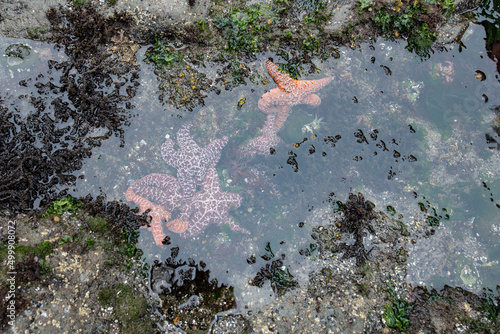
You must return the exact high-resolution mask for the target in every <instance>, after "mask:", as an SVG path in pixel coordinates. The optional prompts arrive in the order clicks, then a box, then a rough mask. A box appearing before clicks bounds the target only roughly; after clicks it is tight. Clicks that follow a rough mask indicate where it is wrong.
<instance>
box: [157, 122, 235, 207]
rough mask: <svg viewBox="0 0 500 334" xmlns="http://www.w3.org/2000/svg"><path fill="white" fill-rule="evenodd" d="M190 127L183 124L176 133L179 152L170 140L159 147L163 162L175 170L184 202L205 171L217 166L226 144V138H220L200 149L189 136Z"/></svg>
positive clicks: (194, 190)
mask: <svg viewBox="0 0 500 334" xmlns="http://www.w3.org/2000/svg"><path fill="white" fill-rule="evenodd" d="M191 126H192V125H191V124H185V125H183V126H182V127H181V128H180V129H179V131H178V132H177V143H178V144H179V150H175V149H174V142H173V141H172V140H171V139H167V141H166V142H165V143H164V144H163V146H162V147H161V155H162V157H163V160H165V162H166V163H167V164H169V165H171V166H172V167H174V168H177V179H178V180H179V184H180V186H181V191H182V195H183V199H184V202H187V201H189V199H190V198H191V197H192V196H193V195H194V193H195V192H196V185H198V184H201V183H202V182H203V180H204V178H205V174H206V172H207V170H208V169H209V168H211V167H214V166H215V165H216V164H217V162H218V161H219V159H220V156H221V151H222V148H223V147H224V146H225V145H226V144H227V137H222V138H219V139H216V140H214V141H212V142H211V143H210V144H208V145H207V146H205V147H204V148H201V147H199V146H198V144H196V142H195V141H194V140H193V138H192V137H191V135H190V134H189V129H190V128H191Z"/></svg>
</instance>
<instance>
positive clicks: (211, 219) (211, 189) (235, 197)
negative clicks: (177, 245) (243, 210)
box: [179, 168, 249, 238]
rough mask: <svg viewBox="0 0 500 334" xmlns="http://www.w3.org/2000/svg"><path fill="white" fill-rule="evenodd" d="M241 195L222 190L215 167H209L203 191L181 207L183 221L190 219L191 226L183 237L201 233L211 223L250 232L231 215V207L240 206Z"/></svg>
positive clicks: (180, 217)
mask: <svg viewBox="0 0 500 334" xmlns="http://www.w3.org/2000/svg"><path fill="white" fill-rule="evenodd" d="M240 204H241V196H240V195H239V194H236V193H229V192H225V191H222V190H221V188H220V184H219V176H218V175H217V171H216V170H215V168H209V169H208V171H207V175H206V177H205V180H204V181H203V184H202V188H201V191H199V192H197V193H196V194H195V195H194V196H193V197H192V198H191V200H190V201H189V202H188V203H186V204H184V205H183V206H182V207H181V212H182V213H181V215H180V216H179V219H180V220H181V221H189V227H188V229H187V231H186V232H184V233H182V234H181V237H184V238H187V237H192V236H196V235H198V234H200V233H201V232H202V231H203V230H204V229H205V228H207V226H208V225H210V224H216V225H222V224H229V227H230V228H231V230H233V231H241V232H244V233H249V232H248V231H247V230H245V229H244V228H242V227H240V226H238V225H236V224H235V223H234V219H233V217H231V216H230V215H229V210H230V209H231V207H235V208H237V207H239V206H240Z"/></svg>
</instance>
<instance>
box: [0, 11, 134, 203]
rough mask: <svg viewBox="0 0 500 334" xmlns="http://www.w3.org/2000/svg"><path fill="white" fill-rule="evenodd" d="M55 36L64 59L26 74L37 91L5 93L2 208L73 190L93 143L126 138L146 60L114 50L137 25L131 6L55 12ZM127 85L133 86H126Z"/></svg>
mask: <svg viewBox="0 0 500 334" xmlns="http://www.w3.org/2000/svg"><path fill="white" fill-rule="evenodd" d="M47 18H48V19H49V21H50V24H51V33H52V38H51V41H52V42H55V43H57V45H58V46H62V47H64V51H65V53H66V55H67V56H68V59H67V60H64V61H60V62H57V61H54V60H49V61H48V67H49V70H48V71H47V73H40V74H39V75H38V76H37V77H36V78H29V79H26V80H22V81H21V82H19V85H20V86H22V87H27V88H28V89H29V91H30V93H29V94H25V95H20V96H19V98H18V99H16V100H15V101H13V102H12V103H10V101H6V99H8V96H7V95H4V96H0V117H1V119H2V120H3V121H2V124H1V125H0V155H1V158H0V172H1V173H2V175H3V177H2V180H1V181H0V208H8V209H11V210H12V211H14V212H16V211H24V212H27V211H30V210H32V209H33V207H34V206H35V200H36V199H37V198H40V199H41V202H40V203H37V204H36V205H40V206H42V207H43V206H46V205H48V204H49V203H50V202H51V201H53V200H55V199H58V198H61V197H63V196H65V195H66V191H65V190H64V189H62V190H57V189H55V188H56V187H55V186H56V185H71V184H72V183H74V182H75V181H76V176H75V175H74V172H75V171H77V170H78V169H80V168H81V166H82V160H83V159H85V158H88V157H90V156H91V154H92V152H91V150H92V149H93V148H94V147H96V146H99V145H101V143H102V141H104V140H106V139H108V138H109V137H111V136H112V135H115V136H119V137H120V138H121V140H122V144H123V131H124V130H123V127H124V126H126V125H127V124H128V118H129V117H130V112H129V109H131V108H132V105H131V104H130V102H129V100H130V99H131V98H132V97H133V96H134V95H135V91H136V89H137V86H138V85H139V83H138V82H137V80H136V79H138V67H137V65H135V64H133V62H125V61H122V60H121V59H119V57H116V56H115V55H114V54H113V53H112V52H110V51H109V50H108V46H109V45H110V44H111V41H112V37H113V36H115V35H116V34H117V33H118V31H119V30H121V29H123V28H126V27H127V26H128V25H130V23H131V22H132V21H131V18H130V17H129V16H127V15H126V14H124V13H115V15H114V16H111V17H104V16H103V15H101V14H100V13H99V12H98V11H97V10H96V9H95V8H94V7H93V5H92V4H91V3H89V4H87V5H84V6H79V7H76V8H72V9H71V8H67V7H62V6H60V7H55V8H52V9H50V10H49V11H48V12H47ZM123 92H125V94H124V93H123Z"/></svg>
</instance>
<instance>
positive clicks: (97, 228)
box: [88, 217, 108, 234]
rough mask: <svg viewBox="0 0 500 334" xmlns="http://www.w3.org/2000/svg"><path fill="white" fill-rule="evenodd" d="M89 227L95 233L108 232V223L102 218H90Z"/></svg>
mask: <svg viewBox="0 0 500 334" xmlns="http://www.w3.org/2000/svg"><path fill="white" fill-rule="evenodd" d="M88 226H89V229H90V230H91V231H92V232H94V233H99V234H105V233H106V232H107V231H108V222H107V221H106V219H104V218H102V217H89V219H88Z"/></svg>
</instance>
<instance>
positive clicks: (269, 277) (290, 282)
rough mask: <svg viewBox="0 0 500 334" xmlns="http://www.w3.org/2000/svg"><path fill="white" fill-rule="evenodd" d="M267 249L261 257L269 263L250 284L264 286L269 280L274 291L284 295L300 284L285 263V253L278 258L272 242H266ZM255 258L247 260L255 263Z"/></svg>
mask: <svg viewBox="0 0 500 334" xmlns="http://www.w3.org/2000/svg"><path fill="white" fill-rule="evenodd" d="M265 251H266V253H265V254H264V255H261V258H262V259H264V260H265V261H267V263H266V264H265V266H263V267H262V268H260V271H259V272H258V273H257V274H256V275H255V277H254V278H253V279H252V280H251V281H250V282H249V284H250V285H253V286H257V287H259V288H261V287H263V286H264V283H265V282H266V281H269V282H270V283H271V288H272V289H273V291H274V293H276V294H277V295H279V296H282V295H284V294H285V293H286V292H287V291H289V290H292V289H294V288H296V287H297V286H298V283H297V281H296V280H295V279H294V277H293V275H292V274H291V273H290V271H289V270H288V267H286V266H285V265H284V264H283V261H284V260H285V254H281V256H279V257H277V258H276V257H275V255H274V253H273V251H272V250H271V244H270V243H269V242H268V243H267V244H266V248H265ZM255 260H256V259H255V257H254V256H252V257H250V258H249V259H248V260H247V262H248V263H249V264H253V263H255ZM271 260H273V261H271Z"/></svg>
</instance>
